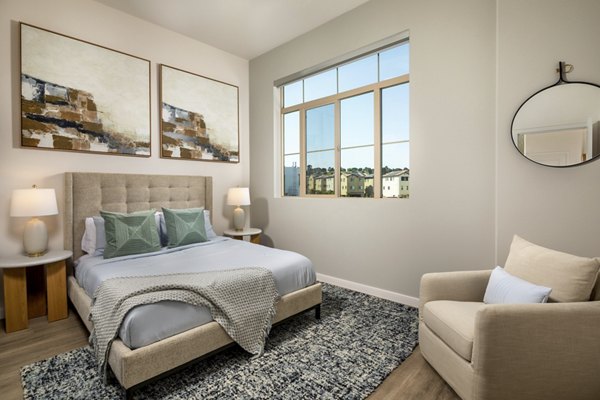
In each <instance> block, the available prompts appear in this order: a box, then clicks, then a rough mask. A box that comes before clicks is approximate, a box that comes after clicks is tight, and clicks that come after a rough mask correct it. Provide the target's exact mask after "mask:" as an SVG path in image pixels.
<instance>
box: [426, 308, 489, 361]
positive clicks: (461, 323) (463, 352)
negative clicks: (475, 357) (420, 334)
mask: <svg viewBox="0 0 600 400" xmlns="http://www.w3.org/2000/svg"><path fill="white" fill-rule="evenodd" d="M485 306H486V305H485V304H484V303H481V302H470V301H448V300H436V301H430V302H428V303H426V304H425V306H424V309H423V321H424V322H425V324H426V325H427V326H428V327H429V329H431V331H432V332H433V333H435V334H436V335H437V336H438V337H439V338H440V339H442V341H444V343H446V345H448V347H450V348H451V349H453V350H454V351H455V352H456V353H457V354H458V355H460V356H461V357H462V358H464V359H465V360H467V361H471V355H472V353H473V338H474V333H475V315H476V314H477V311H479V310H480V309H482V308H483V307H485Z"/></svg>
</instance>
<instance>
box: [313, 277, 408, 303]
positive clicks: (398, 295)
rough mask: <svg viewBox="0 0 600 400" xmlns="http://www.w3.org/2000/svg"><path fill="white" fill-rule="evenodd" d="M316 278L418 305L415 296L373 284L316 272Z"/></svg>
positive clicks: (384, 297)
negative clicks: (369, 284)
mask: <svg viewBox="0 0 600 400" xmlns="http://www.w3.org/2000/svg"><path fill="white" fill-rule="evenodd" d="M317 280H318V281H320V282H324V283H331V284H332V285H336V286H340V287H343V288H345V289H350V290H355V291H357V292H361V293H365V294H370V295H371V296H375V297H380V298H382V299H386V300H391V301H395V302H396V303H402V304H406V305H407V306H413V307H419V299H418V298H417V297H412V296H407V295H405V294H402V293H396V292H392V291H391V290H385V289H380V288H376V287H373V286H368V285H363V284H362V283H356V282H352V281H347V280H345V279H340V278H336V277H334V276H329V275H324V274H319V273H317Z"/></svg>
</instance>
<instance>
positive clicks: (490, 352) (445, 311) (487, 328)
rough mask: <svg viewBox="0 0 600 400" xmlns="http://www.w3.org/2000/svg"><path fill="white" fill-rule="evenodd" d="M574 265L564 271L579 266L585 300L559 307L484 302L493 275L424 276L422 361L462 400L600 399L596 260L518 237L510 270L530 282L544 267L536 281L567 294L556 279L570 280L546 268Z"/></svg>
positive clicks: (599, 291)
mask: <svg viewBox="0 0 600 400" xmlns="http://www.w3.org/2000/svg"><path fill="white" fill-rule="evenodd" d="M524 249H526V250H524ZM557 254H558V256H557ZM564 256H569V257H573V258H572V259H571V258H569V257H564ZM557 257H558V258H557ZM561 257H562V258H561ZM549 260H550V261H549ZM557 260H559V261H557ZM571 261H573V262H575V264H573V263H571V264H570V265H568V266H567V267H566V268H567V269H568V268H571V267H572V266H573V265H577V271H578V272H581V274H579V275H577V274H574V275H577V276H575V277H573V278H574V279H575V280H576V282H575V284H576V285H580V286H579V288H577V290H578V291H579V292H578V293H577V295H578V296H580V297H581V296H583V298H584V299H585V300H582V301H572V302H556V301H559V300H557V299H553V298H552V296H551V298H550V299H551V300H553V301H555V302H551V303H546V304H485V303H483V298H484V294H485V291H486V286H487V283H488V280H489V277H490V274H491V270H490V271H461V272H446V273H430V274H425V275H424V276H423V278H422V280H421V289H420V307H419V311H420V313H419V314H420V324H419V341H420V348H421V353H422V354H423V357H424V358H425V359H426V360H427V362H429V364H431V365H432V366H433V368H434V369H435V370H436V371H437V372H438V373H439V374H440V375H441V376H442V378H444V379H445V380H446V381H447V382H448V384H449V385H450V386H451V387H452V388H453V389H454V390H455V391H456V393H457V394H458V395H459V396H460V397H461V398H462V399H464V400H521V399H522V400H535V399H565V400H567V399H568V400H578V399H581V400H588V399H589V400H592V399H600V279H598V278H597V276H598V268H599V264H598V260H595V259H584V258H582V257H575V256H570V255H567V254H565V253H559V252H555V251H554V250H548V249H544V248H543V247H540V246H536V245H533V244H531V243H529V242H526V241H524V240H523V239H521V238H518V237H515V240H514V241H513V245H512V246H511V254H510V255H509V259H508V260H507V265H506V270H507V271H508V270H509V267H510V269H511V273H514V274H516V275H527V274H529V276H528V277H529V279H530V280H531V279H532V276H533V275H535V274H533V275H532V270H535V269H536V268H538V266H536V264H539V269H540V270H541V271H542V273H541V274H540V278H539V279H538V280H539V281H541V282H535V283H537V284H544V285H545V286H549V287H557V289H556V291H557V293H559V294H560V296H563V295H564V294H565V293H567V294H568V289H569V288H566V289H565V287H564V285H563V286H561V285H562V284H561V283H557V282H556V281H555V280H556V275H559V276H561V278H562V277H563V276H564V275H560V274H550V275H553V276H549V274H548V273H547V271H548V270H549V269H545V268H547V267H548V265H550V267H549V268H550V270H552V268H559V267H560V265H562V264H563V263H565V262H567V263H569V262H571ZM577 263H579V264H577ZM509 264H510V265H509ZM523 265H525V266H526V268H527V273H525V274H521V273H520V272H521V271H520V270H519V268H520V267H522V266H523ZM569 272H570V273H572V270H569ZM590 277H591V278H590ZM586 279H587V280H588V282H587V283H585V282H584V281H585V280H586ZM590 279H591V281H590ZM548 283H551V284H550V285H549V284H548ZM582 285H583V286H582ZM570 288H571V289H572V288H573V285H572V284H571V287H570ZM582 288H583V292H582V291H581V290H582ZM586 291H587V292H586ZM586 293H587V294H586ZM560 296H559V297H560Z"/></svg>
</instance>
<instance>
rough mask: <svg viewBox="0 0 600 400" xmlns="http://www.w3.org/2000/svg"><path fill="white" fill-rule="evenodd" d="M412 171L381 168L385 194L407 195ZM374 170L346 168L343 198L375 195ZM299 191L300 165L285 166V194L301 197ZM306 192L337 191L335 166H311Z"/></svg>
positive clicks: (341, 185)
mask: <svg viewBox="0 0 600 400" xmlns="http://www.w3.org/2000/svg"><path fill="white" fill-rule="evenodd" d="M409 175H410V170H409V169H408V168H399V169H391V168H388V167H383V168H382V182H381V192H382V197H390V198H408V197H409V189H408V182H409ZM373 188H374V171H373V169H372V168H352V169H348V170H346V169H343V168H342V171H341V176H340V192H339V193H340V196H341V197H373V195H374V190H373ZM299 190H300V168H299V167H298V166H296V165H292V166H288V167H285V176H284V195H285V196H298V195H299ZM306 193H307V194H309V195H310V194H335V173H334V169H333V168H311V166H309V167H308V168H307V171H306Z"/></svg>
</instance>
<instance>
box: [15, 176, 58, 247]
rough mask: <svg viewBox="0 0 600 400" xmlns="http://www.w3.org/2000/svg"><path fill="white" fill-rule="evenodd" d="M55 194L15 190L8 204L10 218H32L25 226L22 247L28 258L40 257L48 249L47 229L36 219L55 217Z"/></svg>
mask: <svg viewBox="0 0 600 400" xmlns="http://www.w3.org/2000/svg"><path fill="white" fill-rule="evenodd" d="M56 214H58V208H57V206H56V193H55V192H54V189H38V188H37V187H36V186H35V185H33V188H32V189H16V190H13V192H12V198H11V202H10V216H11V217H32V218H31V219H30V220H29V221H28V222H27V224H26V225H25V232H24V233H23V245H24V247H25V253H26V254H27V255H28V256H30V257H37V256H41V255H43V254H44V253H45V252H46V249H47V248H48V229H47V228H46V224H45V223H44V221H42V220H41V219H39V218H37V217H41V216H44V215H56Z"/></svg>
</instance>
